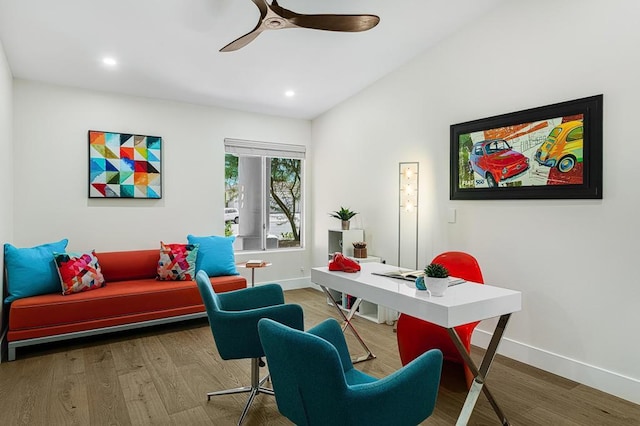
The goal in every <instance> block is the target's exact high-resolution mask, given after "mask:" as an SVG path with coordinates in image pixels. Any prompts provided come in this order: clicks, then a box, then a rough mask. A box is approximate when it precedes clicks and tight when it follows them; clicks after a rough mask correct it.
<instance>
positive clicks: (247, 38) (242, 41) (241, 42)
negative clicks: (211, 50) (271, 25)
mask: <svg viewBox="0 0 640 426" xmlns="http://www.w3.org/2000/svg"><path fill="white" fill-rule="evenodd" d="M261 24H262V23H261ZM263 30H264V28H263V27H262V25H258V26H257V27H256V29H254V30H253V31H251V32H250V33H247V34H245V35H243V36H242V37H239V38H237V39H235V40H233V41H232V42H231V43H229V44H227V45H226V46H225V47H223V48H222V49H220V52H233V51H234V50H238V49H241V48H243V47H245V46H246V45H247V44H249V43H251V42H252V41H253V40H255V38H256V37H258V36H259V35H260V33H261V32H262V31H263Z"/></svg>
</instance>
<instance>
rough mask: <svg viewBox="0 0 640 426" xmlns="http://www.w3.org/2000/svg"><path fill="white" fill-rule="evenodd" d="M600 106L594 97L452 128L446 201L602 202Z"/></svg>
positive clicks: (600, 97)
mask: <svg viewBox="0 0 640 426" xmlns="http://www.w3.org/2000/svg"><path fill="white" fill-rule="evenodd" d="M602 106H603V95H596V96H590V97H587V98H582V99H575V100H572V101H567V102H560V103H556V104H552V105H547V106H543V107H537V108H532V109H527V110H523V111H518V112H512V113H509V114H502V115H497V116H494V117H489V118H483V119H479V120H474V121H468V122H465V123H459V124H454V125H452V126H451V134H450V149H451V154H450V194H449V195H450V199H451V200H498V199H502V200H504V199H602ZM580 122H581V123H580ZM545 135H546V136H545ZM494 174H495V175H496V176H495V177H494Z"/></svg>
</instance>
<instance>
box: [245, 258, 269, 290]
mask: <svg viewBox="0 0 640 426" xmlns="http://www.w3.org/2000/svg"><path fill="white" fill-rule="evenodd" d="M271 265H272V263H271V262H262V263H260V264H258V265H253V264H252V265H247V262H243V263H238V265H237V266H239V267H241V268H247V269H251V287H253V286H254V285H255V282H256V269H258V268H267V267H269V266H271Z"/></svg>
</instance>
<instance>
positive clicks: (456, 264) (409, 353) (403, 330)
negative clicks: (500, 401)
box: [397, 251, 484, 387]
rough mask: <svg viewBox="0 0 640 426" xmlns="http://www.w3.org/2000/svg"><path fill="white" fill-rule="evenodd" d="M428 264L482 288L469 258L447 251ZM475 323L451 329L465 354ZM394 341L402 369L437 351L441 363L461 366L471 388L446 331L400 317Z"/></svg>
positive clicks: (470, 376) (469, 374)
mask: <svg viewBox="0 0 640 426" xmlns="http://www.w3.org/2000/svg"><path fill="white" fill-rule="evenodd" d="M431 263H439V264H441V265H443V266H444V267H445V268H447V270H448V271H449V275H451V276H454V277H457V278H462V279H465V280H467V281H473V282H475V283H479V284H484V279H483V278H482V271H481V270H480V265H478V261H477V260H476V259H475V257H473V256H471V255H470V254H467V253H463V252H460V251H449V252H445V253H442V254H439V255H438V256H436V257H435V258H434V259H433V260H432V261H431ZM479 323H480V321H476V322H472V323H469V324H464V325H460V326H458V327H454V329H455V330H456V332H457V333H458V336H460V340H461V341H462V343H463V344H464V347H465V348H466V349H467V352H469V351H470V350H471V335H472V334H473V330H474V329H475V328H476V326H477V325H478V324H479ZM397 338H398V351H399V352H400V361H402V365H407V364H408V363H410V362H411V361H413V360H414V359H416V358H417V357H419V356H420V355H422V354H423V353H425V352H426V351H428V350H429V349H434V348H437V349H440V350H441V351H442V354H443V355H444V359H446V360H448V361H453V362H456V363H459V364H462V366H463V367H464V375H465V379H466V382H467V387H471V382H473V379H474V375H473V373H472V372H471V370H470V369H469V367H467V365H466V364H465V363H464V360H463V359H462V356H461V355H460V352H458V350H457V349H456V346H455V344H454V343H453V341H452V340H451V337H450V336H449V333H448V332H447V329H446V328H444V327H440V326H439V325H436V324H432V323H430V322H427V321H424V320H421V319H418V318H415V317H412V316H410V315H406V314H400V317H399V318H398V324H397Z"/></svg>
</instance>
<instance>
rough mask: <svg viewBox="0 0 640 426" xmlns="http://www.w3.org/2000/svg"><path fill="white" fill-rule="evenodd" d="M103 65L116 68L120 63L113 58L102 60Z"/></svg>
mask: <svg viewBox="0 0 640 426" xmlns="http://www.w3.org/2000/svg"><path fill="white" fill-rule="evenodd" d="M102 63H103V64H105V65H108V66H110V67H114V66H116V65H117V64H118V62H117V61H116V60H115V59H114V58H111V57H106V58H103V59H102Z"/></svg>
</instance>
